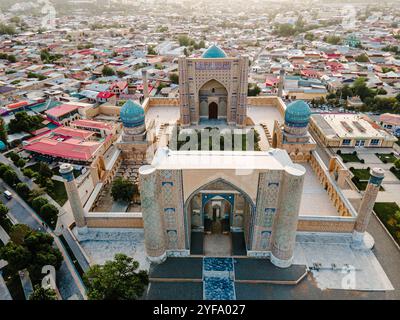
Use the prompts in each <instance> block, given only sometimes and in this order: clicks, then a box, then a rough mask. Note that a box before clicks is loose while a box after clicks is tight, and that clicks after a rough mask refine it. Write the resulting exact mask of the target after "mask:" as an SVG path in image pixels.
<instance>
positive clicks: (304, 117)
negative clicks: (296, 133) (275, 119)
mask: <svg viewBox="0 0 400 320" xmlns="http://www.w3.org/2000/svg"><path fill="white" fill-rule="evenodd" d="M310 116H311V109H310V107H309V106H308V104H307V103H306V102H304V101H303V100H297V101H294V102H292V103H290V104H289V105H288V106H287V107H286V111H285V124H286V125H287V126H289V127H297V128H304V127H307V126H308V123H309V122H310Z"/></svg>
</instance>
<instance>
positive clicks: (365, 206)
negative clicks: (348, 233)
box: [352, 168, 385, 249]
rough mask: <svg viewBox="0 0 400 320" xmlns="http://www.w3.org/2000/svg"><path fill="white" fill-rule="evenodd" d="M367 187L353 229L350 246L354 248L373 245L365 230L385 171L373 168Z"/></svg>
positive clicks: (364, 247) (367, 247)
mask: <svg viewBox="0 0 400 320" xmlns="http://www.w3.org/2000/svg"><path fill="white" fill-rule="evenodd" d="M370 173H371V177H370V178H369V181H368V185H367V188H366V189H365V193H364V196H363V198H362V200H361V204H360V208H359V209H358V216H357V220H356V224H355V226H354V230H353V243H352V247H353V248H355V249H371V248H372V247H373V246H374V239H373V238H372V236H371V235H370V234H369V233H367V232H366V230H367V227H368V223H369V220H370V218H371V214H372V210H373V208H374V204H375V200H376V197H377V196H378V192H379V188H380V186H381V184H382V180H383V178H384V176H385V171H384V170H383V169H381V168H373V169H371V171H370Z"/></svg>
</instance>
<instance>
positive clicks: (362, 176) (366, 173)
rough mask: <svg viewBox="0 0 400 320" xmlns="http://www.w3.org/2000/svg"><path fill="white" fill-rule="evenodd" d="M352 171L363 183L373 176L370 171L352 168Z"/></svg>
mask: <svg viewBox="0 0 400 320" xmlns="http://www.w3.org/2000/svg"><path fill="white" fill-rule="evenodd" d="M350 171H351V172H352V173H353V174H354V176H355V177H357V178H358V179H359V180H361V181H363V180H366V181H368V180H369V177H370V176H371V175H370V173H369V169H354V168H350Z"/></svg>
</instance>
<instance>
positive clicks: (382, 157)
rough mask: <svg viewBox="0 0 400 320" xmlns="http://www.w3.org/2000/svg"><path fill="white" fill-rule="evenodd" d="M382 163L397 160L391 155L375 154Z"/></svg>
mask: <svg viewBox="0 0 400 320" xmlns="http://www.w3.org/2000/svg"><path fill="white" fill-rule="evenodd" d="M375 155H376V156H377V157H378V158H379V159H380V160H381V161H382V162H383V163H393V162H395V161H396V160H397V158H396V157H395V156H394V155H393V154H391V153H375Z"/></svg>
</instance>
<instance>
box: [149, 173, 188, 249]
mask: <svg viewBox="0 0 400 320" xmlns="http://www.w3.org/2000/svg"><path fill="white" fill-rule="evenodd" d="M159 181H160V196H159V199H160V202H161V207H162V208H163V210H162V215H163V220H164V232H165V237H166V239H167V248H168V249H169V250H182V249H185V219H184V210H183V190H182V173H181V171H180V170H160V171H159ZM156 198H157V197H156Z"/></svg>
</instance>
